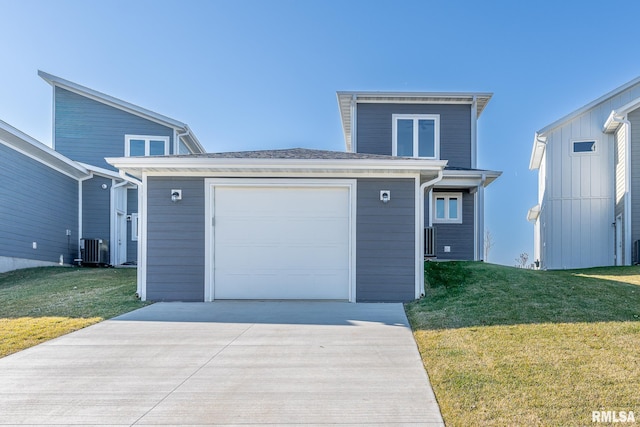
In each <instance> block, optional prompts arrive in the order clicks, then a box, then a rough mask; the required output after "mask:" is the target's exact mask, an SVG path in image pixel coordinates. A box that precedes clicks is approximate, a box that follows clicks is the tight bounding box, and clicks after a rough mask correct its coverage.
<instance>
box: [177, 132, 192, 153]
mask: <svg viewBox="0 0 640 427" xmlns="http://www.w3.org/2000/svg"><path fill="white" fill-rule="evenodd" d="M190 134H191V129H189V128H186V132H184V133H176V140H175V145H174V147H173V154H174V155H175V154H180V138H182V137H183V136H187V135H190Z"/></svg>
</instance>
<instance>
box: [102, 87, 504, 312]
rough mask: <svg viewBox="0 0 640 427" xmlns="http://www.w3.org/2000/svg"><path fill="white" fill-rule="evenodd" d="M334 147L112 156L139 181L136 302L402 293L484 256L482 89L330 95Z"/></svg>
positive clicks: (419, 289) (488, 176)
mask: <svg viewBox="0 0 640 427" xmlns="http://www.w3.org/2000/svg"><path fill="white" fill-rule="evenodd" d="M337 98H338V105H339V109H340V115H341V120H342V127H343V130H344V136H345V148H346V149H345V151H339V152H338V151H324V150H310V149H304V148H295V149H283V150H262V151H244V152H243V151H240V152H231V153H201V154H191V155H179V154H178V155H164V156H163V155H160V156H155V157H127V156H120V157H110V158H107V159H106V161H107V163H109V164H111V165H113V166H114V167H115V168H117V169H118V170H119V171H120V174H121V175H124V176H130V177H134V179H136V180H138V181H140V182H141V183H142V186H141V191H140V197H139V205H138V212H139V215H140V227H139V233H140V234H139V238H140V240H141V242H142V243H141V244H140V246H139V248H140V253H139V254H138V258H139V265H138V281H139V283H138V289H139V294H140V296H141V298H142V299H148V300H155V301H158V300H165V301H175V300H179V301H213V300H219V299H319V300H342V301H351V302H356V301H410V300H413V299H415V298H419V297H420V296H421V295H422V294H423V292H424V264H423V263H424V260H425V259H437V260H481V259H482V253H483V251H482V248H483V234H484V233H483V232H484V191H485V187H487V186H488V185H489V184H490V183H491V182H493V181H494V180H495V179H496V178H498V177H499V175H500V172H497V171H490V170H483V169H480V168H478V165H477V145H478V135H477V120H478V118H479V117H480V115H481V113H482V111H483V110H484V108H485V107H486V105H487V103H488V102H489V100H490V98H491V94H487V93H385V92H338V94H337Z"/></svg>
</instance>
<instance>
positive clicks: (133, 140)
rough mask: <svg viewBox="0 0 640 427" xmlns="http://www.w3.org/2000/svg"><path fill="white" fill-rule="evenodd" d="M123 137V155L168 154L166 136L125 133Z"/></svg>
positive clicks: (167, 139)
mask: <svg viewBox="0 0 640 427" xmlns="http://www.w3.org/2000/svg"><path fill="white" fill-rule="evenodd" d="M124 139H125V143H124V155H125V156H126V157H136V156H164V155H167V154H169V137H168V136H143V135H126V136H125V137H124Z"/></svg>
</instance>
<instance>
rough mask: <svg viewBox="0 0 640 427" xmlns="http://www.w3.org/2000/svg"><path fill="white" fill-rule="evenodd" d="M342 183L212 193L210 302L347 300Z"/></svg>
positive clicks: (345, 193)
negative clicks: (236, 300)
mask: <svg viewBox="0 0 640 427" xmlns="http://www.w3.org/2000/svg"><path fill="white" fill-rule="evenodd" d="M349 192H350V190H349V187H346V186H340V187H331V186H322V187H321V186H312V187H306V186H305V187H300V186H267V187H265V186H250V185H242V186H223V185H217V186H215V187H214V189H213V192H212V210H211V211H212V213H213V217H214V226H213V233H212V239H213V254H212V255H213V264H214V265H213V269H212V274H213V276H214V277H213V297H214V299H339V300H348V299H349V265H350V261H349V260H350V257H349V250H350V249H349V241H350V238H349V235H350V227H349V222H350V207H349V206H350V203H349V200H350V194H349Z"/></svg>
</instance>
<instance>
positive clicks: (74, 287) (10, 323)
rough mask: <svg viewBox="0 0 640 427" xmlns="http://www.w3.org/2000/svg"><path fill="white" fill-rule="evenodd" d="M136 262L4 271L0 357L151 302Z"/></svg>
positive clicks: (1, 276)
mask: <svg viewBox="0 0 640 427" xmlns="http://www.w3.org/2000/svg"><path fill="white" fill-rule="evenodd" d="M135 292H136V270H135V269H131V268H126V269H125V268H123V269H120V268H116V269H113V268H108V269H106V268H102V269H100V268H68V267H43V268H28V269H23V270H15V271H11V272H7V273H2V274H0V357H3V356H6V355H8V354H11V353H14V352H16V351H19V350H22V349H25V348H27V347H31V346H33V345H36V344H39V343H41V342H44V341H47V340H50V339H52V338H56V337H58V336H60V335H64V334H66V333H69V332H72V331H75V330H77V329H81V328H84V327H86V326H89V325H92V324H94V323H97V322H100V321H102V320H104V319H108V318H111V317H114V316H117V315H120V314H122V313H126V312H128V311H131V310H135V309H137V308H140V307H143V306H144V305H146V304H147V303H144V302H141V301H139V300H138V299H137V298H136V296H135Z"/></svg>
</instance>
